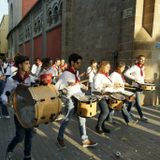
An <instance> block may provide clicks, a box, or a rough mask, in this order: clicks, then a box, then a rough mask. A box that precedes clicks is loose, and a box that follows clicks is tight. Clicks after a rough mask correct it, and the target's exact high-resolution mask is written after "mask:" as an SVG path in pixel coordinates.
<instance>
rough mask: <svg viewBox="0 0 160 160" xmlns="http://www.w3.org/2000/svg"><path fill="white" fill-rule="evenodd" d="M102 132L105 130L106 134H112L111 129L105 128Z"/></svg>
mask: <svg viewBox="0 0 160 160" xmlns="http://www.w3.org/2000/svg"><path fill="white" fill-rule="evenodd" d="M102 130H103V132H105V133H110V132H111V131H110V129H108V128H106V127H105V126H104V127H102Z"/></svg>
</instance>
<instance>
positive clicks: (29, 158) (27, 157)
mask: <svg viewBox="0 0 160 160" xmlns="http://www.w3.org/2000/svg"><path fill="white" fill-rule="evenodd" d="M23 160H32V157H31V156H25V157H24V158H23Z"/></svg>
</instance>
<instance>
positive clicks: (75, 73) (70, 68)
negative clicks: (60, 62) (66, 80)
mask: <svg viewBox="0 0 160 160" xmlns="http://www.w3.org/2000/svg"><path fill="white" fill-rule="evenodd" d="M67 71H69V72H71V73H72V74H74V75H75V83H79V82H80V79H79V77H78V76H77V71H76V70H75V69H74V68H73V67H69V68H68V69H67Z"/></svg>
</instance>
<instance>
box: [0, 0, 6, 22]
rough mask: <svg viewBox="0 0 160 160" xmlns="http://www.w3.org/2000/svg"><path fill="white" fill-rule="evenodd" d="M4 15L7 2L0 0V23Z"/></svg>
mask: <svg viewBox="0 0 160 160" xmlns="http://www.w3.org/2000/svg"><path fill="white" fill-rule="evenodd" d="M4 14H8V3H7V0H0V22H1V20H2V17H3V15H4Z"/></svg>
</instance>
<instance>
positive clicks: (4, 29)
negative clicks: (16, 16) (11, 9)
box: [0, 15, 8, 56]
mask: <svg viewBox="0 0 160 160" xmlns="http://www.w3.org/2000/svg"><path fill="white" fill-rule="evenodd" d="M7 34H8V15H4V16H3V18H2V21H1V23H0V56H5V55H6V54H7V53H8V41H7Z"/></svg>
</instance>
